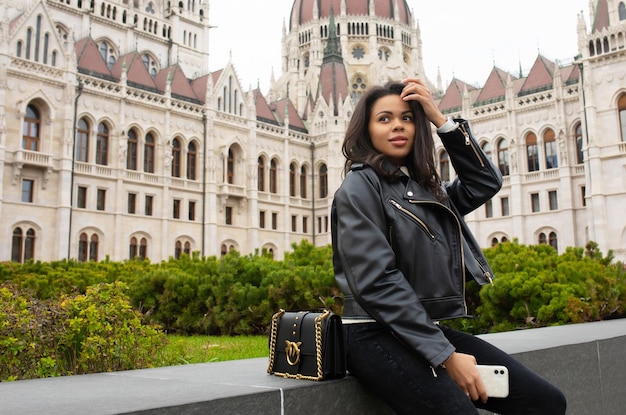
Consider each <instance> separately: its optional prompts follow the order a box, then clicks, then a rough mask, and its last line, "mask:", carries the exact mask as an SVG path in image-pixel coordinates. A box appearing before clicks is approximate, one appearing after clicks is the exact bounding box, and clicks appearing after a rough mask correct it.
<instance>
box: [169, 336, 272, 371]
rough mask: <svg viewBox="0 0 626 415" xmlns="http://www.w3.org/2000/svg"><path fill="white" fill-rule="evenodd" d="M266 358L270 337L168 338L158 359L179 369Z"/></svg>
mask: <svg viewBox="0 0 626 415" xmlns="http://www.w3.org/2000/svg"><path fill="white" fill-rule="evenodd" d="M267 356H269V350H268V346H267V336H180V335H168V336H167V345H166V346H165V348H164V349H163V350H162V351H161V356H160V359H159V360H161V362H162V366H176V365H186V364H192V363H206V362H221V361H225V360H239V359H252V358H256V357H267Z"/></svg>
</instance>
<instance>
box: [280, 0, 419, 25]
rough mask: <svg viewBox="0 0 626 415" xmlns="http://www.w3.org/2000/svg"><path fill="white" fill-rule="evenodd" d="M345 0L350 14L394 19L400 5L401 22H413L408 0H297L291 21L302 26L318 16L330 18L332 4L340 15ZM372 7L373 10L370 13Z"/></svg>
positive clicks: (336, 13)
mask: <svg viewBox="0 0 626 415" xmlns="http://www.w3.org/2000/svg"><path fill="white" fill-rule="evenodd" d="M343 1H345V4H346V14H347V15H348V16H368V15H371V14H375V15H376V16H377V17H382V18H386V19H392V20H393V19H394V18H395V17H394V16H395V15H396V10H395V9H396V7H398V9H399V10H398V16H399V22H400V23H402V24H405V25H409V24H410V22H411V11H410V10H409V6H408V4H407V3H406V0H295V1H294V2H293V7H292V8H291V19H290V20H289V21H290V22H291V25H297V26H300V25H302V24H305V23H308V22H309V21H311V20H314V19H317V18H319V19H328V17H330V9H331V5H332V8H333V11H334V14H335V16H338V15H339V14H340V13H341V3H342V2H343ZM371 3H373V4H371ZM372 7H373V11H372V12H371V13H370V9H371V8H372ZM318 14H319V15H318ZM290 29H291V28H290Z"/></svg>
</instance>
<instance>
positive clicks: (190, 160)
mask: <svg viewBox="0 0 626 415" xmlns="http://www.w3.org/2000/svg"><path fill="white" fill-rule="evenodd" d="M196 156H197V152H196V144H195V143H193V142H191V143H189V145H188V146H187V179H189V180H196V158H197V157H196Z"/></svg>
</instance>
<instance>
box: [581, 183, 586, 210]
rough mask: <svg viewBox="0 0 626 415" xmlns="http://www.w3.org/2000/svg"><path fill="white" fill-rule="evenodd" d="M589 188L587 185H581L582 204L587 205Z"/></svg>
mask: <svg viewBox="0 0 626 415" xmlns="http://www.w3.org/2000/svg"><path fill="white" fill-rule="evenodd" d="M586 196H587V188H586V187H585V186H581V187H580V197H581V198H582V206H583V207H585V206H587V197H586Z"/></svg>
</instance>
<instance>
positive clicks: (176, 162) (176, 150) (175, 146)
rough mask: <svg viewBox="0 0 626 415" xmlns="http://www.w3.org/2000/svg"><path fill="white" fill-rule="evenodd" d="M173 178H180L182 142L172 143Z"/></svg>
mask: <svg viewBox="0 0 626 415" xmlns="http://www.w3.org/2000/svg"><path fill="white" fill-rule="evenodd" d="M172 177H180V141H179V140H178V138H175V139H174V141H172Z"/></svg>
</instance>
